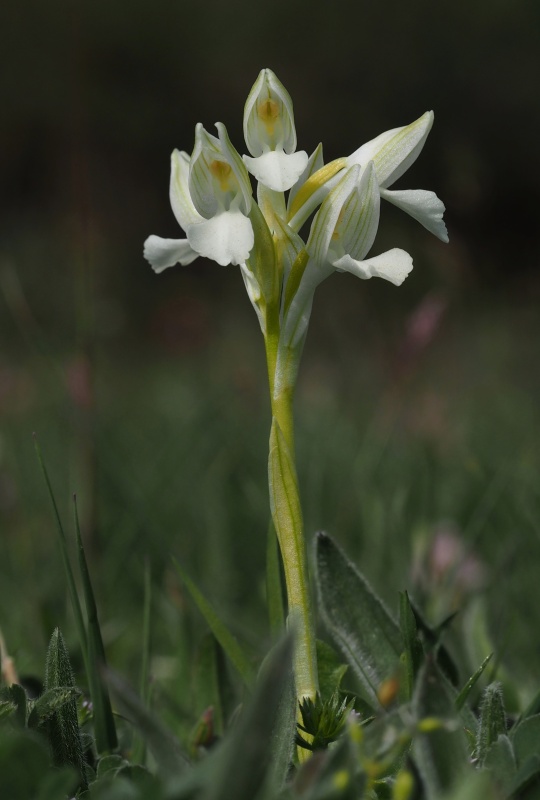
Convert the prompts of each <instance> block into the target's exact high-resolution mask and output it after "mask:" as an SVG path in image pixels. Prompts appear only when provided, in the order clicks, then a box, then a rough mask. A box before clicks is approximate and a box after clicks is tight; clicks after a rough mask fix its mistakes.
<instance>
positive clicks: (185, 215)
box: [169, 150, 202, 230]
mask: <svg viewBox="0 0 540 800" xmlns="http://www.w3.org/2000/svg"><path fill="white" fill-rule="evenodd" d="M188 180H189V156H188V154H187V153H184V152H182V151H180V150H174V151H173V153H172V155H171V181H170V186H169V196H170V198H171V207H172V210H173V213H174V216H175V217H176V219H177V220H178V224H179V225H180V227H181V228H183V229H184V230H186V228H187V227H188V225H193V224H194V223H195V222H200V220H201V219H202V218H201V215H200V214H199V212H198V211H197V209H196V208H195V206H194V205H193V200H192V199H191V195H190V193H189V183H188Z"/></svg>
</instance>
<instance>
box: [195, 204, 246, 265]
mask: <svg viewBox="0 0 540 800" xmlns="http://www.w3.org/2000/svg"><path fill="white" fill-rule="evenodd" d="M186 233H187V237H188V241H189V243H190V245H191V247H192V248H193V250H196V251H197V253H198V254H199V255H201V256H206V258H211V259H212V260H213V261H217V263H218V264H221V266H223V267H225V266H226V265H227V264H242V263H243V262H244V261H247V260H248V258H249V254H250V252H251V249H252V247H253V243H254V236H253V227H252V225H251V221H250V220H249V219H248V218H247V217H245V216H244V215H243V214H242V212H241V211H238V210H231V211H222V212H221V213H219V214H217V215H216V216H215V217H212V218H211V219H208V220H203V221H202V222H199V223H197V224H196V225H190V226H189V228H188V230H187V231H186Z"/></svg>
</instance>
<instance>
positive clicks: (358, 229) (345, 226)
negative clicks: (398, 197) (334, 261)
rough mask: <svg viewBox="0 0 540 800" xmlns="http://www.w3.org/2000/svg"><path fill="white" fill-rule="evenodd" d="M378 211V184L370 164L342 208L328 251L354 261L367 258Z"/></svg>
mask: <svg viewBox="0 0 540 800" xmlns="http://www.w3.org/2000/svg"><path fill="white" fill-rule="evenodd" d="M379 210H380V197H379V185H378V183H377V178H376V176H375V170H374V168H373V161H370V162H369V164H368V165H367V166H366V168H365V169H364V171H363V172H362V175H361V177H360V180H359V181H358V184H357V186H356V189H355V191H354V192H352V193H351V196H350V197H349V199H348V200H347V201H346V203H345V204H344V205H343V208H342V211H341V214H340V220H339V222H338V224H337V226H336V229H335V231H334V235H333V240H332V243H331V245H330V249H331V250H332V249H333V250H334V252H335V253H336V254H337V255H341V254H342V253H348V254H349V255H350V256H351V257H352V258H354V259H355V260H357V261H359V260H361V259H363V258H364V257H365V256H367V254H368V253H369V251H370V250H371V246H372V244H373V242H374V241H375V236H376V234H377V228H378V227H379Z"/></svg>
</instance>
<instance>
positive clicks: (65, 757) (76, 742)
mask: <svg viewBox="0 0 540 800" xmlns="http://www.w3.org/2000/svg"><path fill="white" fill-rule="evenodd" d="M74 683H75V682H74V678H73V672H72V669H71V664H70V662H69V655H68V651H67V648H66V645H65V642H64V638H63V636H62V634H61V633H60V630H59V629H58V628H56V630H55V631H54V633H53V635H52V636H51V641H50V644H49V649H48V651H47V663H46V668H45V691H46V692H47V691H50V690H52V689H56V688H64V687H68V688H70V687H73V686H74ZM44 729H45V732H46V735H47V738H48V740H49V744H50V747H51V751H52V757H53V762H54V764H55V765H56V766H58V767H63V766H72V767H74V768H75V769H76V770H77V772H78V774H79V777H80V786H81V787H82V788H83V789H86V788H87V782H86V772H85V764H84V757H83V751H82V744H81V737H80V733H79V722H78V718H77V703H76V701H75V699H74V698H71V699H69V700H67V701H66V702H65V703H63V704H62V706H61V707H60V708H59V709H58V711H55V712H53V714H51V715H50V716H49V717H48V718H47V720H46V722H45V726H44Z"/></svg>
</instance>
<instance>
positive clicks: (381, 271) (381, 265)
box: [334, 247, 413, 286]
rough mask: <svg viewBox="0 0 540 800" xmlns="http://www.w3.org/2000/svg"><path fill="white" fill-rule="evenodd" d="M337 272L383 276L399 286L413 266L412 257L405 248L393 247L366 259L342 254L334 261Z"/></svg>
mask: <svg viewBox="0 0 540 800" xmlns="http://www.w3.org/2000/svg"><path fill="white" fill-rule="evenodd" d="M334 267H335V268H336V269H337V270H338V271H339V272H350V273H352V275H356V276H357V278H362V279H363V280H367V279H368V278H384V279H385V280H386V281H390V282H391V283H393V284H395V285H396V286H401V284H402V283H403V281H404V280H405V278H406V277H407V275H408V274H409V272H410V271H411V270H412V268H413V262H412V258H411V257H410V255H409V254H408V253H406V252H405V250H400V249H399V248H397V247H396V248H394V249H393V250H388V251H387V252H386V253H381V255H380V256H375V257H374V258H368V259H366V261H355V260H354V259H353V258H351V257H350V256H343V257H342V258H340V259H338V260H337V261H334Z"/></svg>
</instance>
